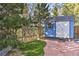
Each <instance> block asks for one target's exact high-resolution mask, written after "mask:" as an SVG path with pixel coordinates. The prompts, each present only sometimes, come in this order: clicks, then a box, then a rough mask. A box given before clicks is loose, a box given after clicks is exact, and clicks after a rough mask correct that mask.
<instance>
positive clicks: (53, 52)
mask: <svg viewBox="0 0 79 59" xmlns="http://www.w3.org/2000/svg"><path fill="white" fill-rule="evenodd" d="M45 41H46V43H47V44H46V46H45V48H44V51H45V56H79V44H78V43H75V42H74V41H70V42H68V41H65V42H62V41H59V40H45Z"/></svg>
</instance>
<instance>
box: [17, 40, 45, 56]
mask: <svg viewBox="0 0 79 59" xmlns="http://www.w3.org/2000/svg"><path fill="white" fill-rule="evenodd" d="M45 45H46V43H45V42H44V41H40V40H34V41H32V42H28V43H21V44H20V45H18V48H19V49H20V50H21V51H22V53H23V54H24V55H26V56H42V55H44V47H45Z"/></svg>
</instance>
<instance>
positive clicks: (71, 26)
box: [44, 16, 74, 38]
mask: <svg viewBox="0 0 79 59" xmlns="http://www.w3.org/2000/svg"><path fill="white" fill-rule="evenodd" d="M48 20H49V19H48ZM52 20H53V18H52ZM58 21H69V38H74V17H73V16H70V17H69V16H68V17H66V16H62V17H59V16H58V17H56V18H55V20H54V21H53V22H54V23H53V24H52V25H51V26H52V27H51V28H48V24H47V23H45V27H44V34H45V36H46V37H56V22H58ZM51 23H52V22H51ZM61 34H62V33H61Z"/></svg>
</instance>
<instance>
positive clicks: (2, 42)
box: [0, 39, 18, 50]
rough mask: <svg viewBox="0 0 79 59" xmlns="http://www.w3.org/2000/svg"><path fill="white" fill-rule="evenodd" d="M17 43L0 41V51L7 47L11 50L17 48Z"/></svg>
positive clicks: (11, 40)
mask: <svg viewBox="0 0 79 59" xmlns="http://www.w3.org/2000/svg"><path fill="white" fill-rule="evenodd" d="M17 45H18V41H17V40H16V39H2V40H0V50H2V49H3V48H6V47H7V46H11V47H13V48H15V47H17Z"/></svg>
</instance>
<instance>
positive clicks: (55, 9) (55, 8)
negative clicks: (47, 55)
mask: <svg viewBox="0 0 79 59" xmlns="http://www.w3.org/2000/svg"><path fill="white" fill-rule="evenodd" d="M53 16H58V5H57V4H55V5H54V8H53Z"/></svg>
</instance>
